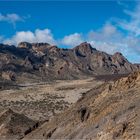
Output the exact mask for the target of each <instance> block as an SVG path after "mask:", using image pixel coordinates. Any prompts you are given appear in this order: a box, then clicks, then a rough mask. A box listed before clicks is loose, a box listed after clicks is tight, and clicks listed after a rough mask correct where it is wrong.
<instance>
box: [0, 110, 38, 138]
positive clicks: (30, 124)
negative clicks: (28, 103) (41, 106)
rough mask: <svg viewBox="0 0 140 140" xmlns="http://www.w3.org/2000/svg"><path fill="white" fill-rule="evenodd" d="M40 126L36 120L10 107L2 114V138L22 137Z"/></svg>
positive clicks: (0, 126)
mask: <svg viewBox="0 0 140 140" xmlns="http://www.w3.org/2000/svg"><path fill="white" fill-rule="evenodd" d="M36 127H38V122H35V121H33V120H31V119H29V118H28V117H26V116H24V115H23V114H18V113H15V112H13V111H12V110H11V109H8V110H6V111H4V112H2V113H1V115H0V139H20V138H23V137H24V136H25V135H26V134H28V133H30V132H31V131H32V130H33V129H35V128H36Z"/></svg>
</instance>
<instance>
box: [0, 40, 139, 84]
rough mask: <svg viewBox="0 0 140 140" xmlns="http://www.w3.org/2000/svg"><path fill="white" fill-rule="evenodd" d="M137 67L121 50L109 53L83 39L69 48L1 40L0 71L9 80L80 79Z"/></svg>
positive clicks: (117, 72) (120, 72)
mask: <svg viewBox="0 0 140 140" xmlns="http://www.w3.org/2000/svg"><path fill="white" fill-rule="evenodd" d="M138 69H139V65H134V64H132V63H130V62H129V61H128V60H127V59H126V58H125V57H124V56H123V55H122V54H121V53H119V52H116V53H115V54H114V55H109V54H107V53H105V52H101V51H98V50H96V49H95V48H93V47H92V46H91V45H90V44H89V43H87V42H83V43H81V44H80V45H78V46H76V47H74V48H72V49H62V48H58V47H57V46H52V45H50V44H48V43H28V42H21V43H19V45H18V46H17V47H16V46H13V45H12V46H9V45H4V44H0V75H1V78H2V79H6V80H12V81H18V82H23V81H27V80H28V81H43V80H53V79H80V78H84V77H87V76H95V75H108V74H126V73H130V72H133V71H136V70H138Z"/></svg>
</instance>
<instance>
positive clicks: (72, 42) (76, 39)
mask: <svg viewBox="0 0 140 140" xmlns="http://www.w3.org/2000/svg"><path fill="white" fill-rule="evenodd" d="M60 42H61V43H60V44H62V45H66V46H69V47H74V46H76V45H79V44H80V43H82V42H83V38H82V35H81V34H79V33H74V34H70V35H67V36H65V37H64V38H63V39H62V40H61V41H60Z"/></svg>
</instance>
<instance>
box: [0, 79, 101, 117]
mask: <svg viewBox="0 0 140 140" xmlns="http://www.w3.org/2000/svg"><path fill="white" fill-rule="evenodd" d="M100 84H102V82H101V81H96V80H94V79H93V78H90V79H84V80H59V81H56V82H54V83H48V84H47V83H40V84H38V83H34V84H27V85H22V86H24V87H21V88H20V89H19V90H3V91H0V102H1V104H0V110H3V109H5V108H8V107H10V108H12V109H14V110H15V111H18V112H20V113H23V114H25V115H27V116H29V117H31V118H33V119H37V120H38V119H40V118H41V119H42V120H44V119H45V117H46V116H49V117H50V116H53V115H54V113H55V114H56V113H60V112H61V111H63V110H64V109H66V108H67V107H69V106H70V105H71V104H73V103H75V102H76V101H77V100H78V99H79V98H80V97H81V95H82V93H85V92H87V91H88V90H90V89H91V88H93V87H95V86H98V85H100Z"/></svg>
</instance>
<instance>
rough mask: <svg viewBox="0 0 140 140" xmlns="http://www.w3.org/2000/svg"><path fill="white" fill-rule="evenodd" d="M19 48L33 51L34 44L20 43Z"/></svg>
mask: <svg viewBox="0 0 140 140" xmlns="http://www.w3.org/2000/svg"><path fill="white" fill-rule="evenodd" d="M18 48H26V49H31V48H32V44H31V43H29V42H20V43H19V44H18Z"/></svg>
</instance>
